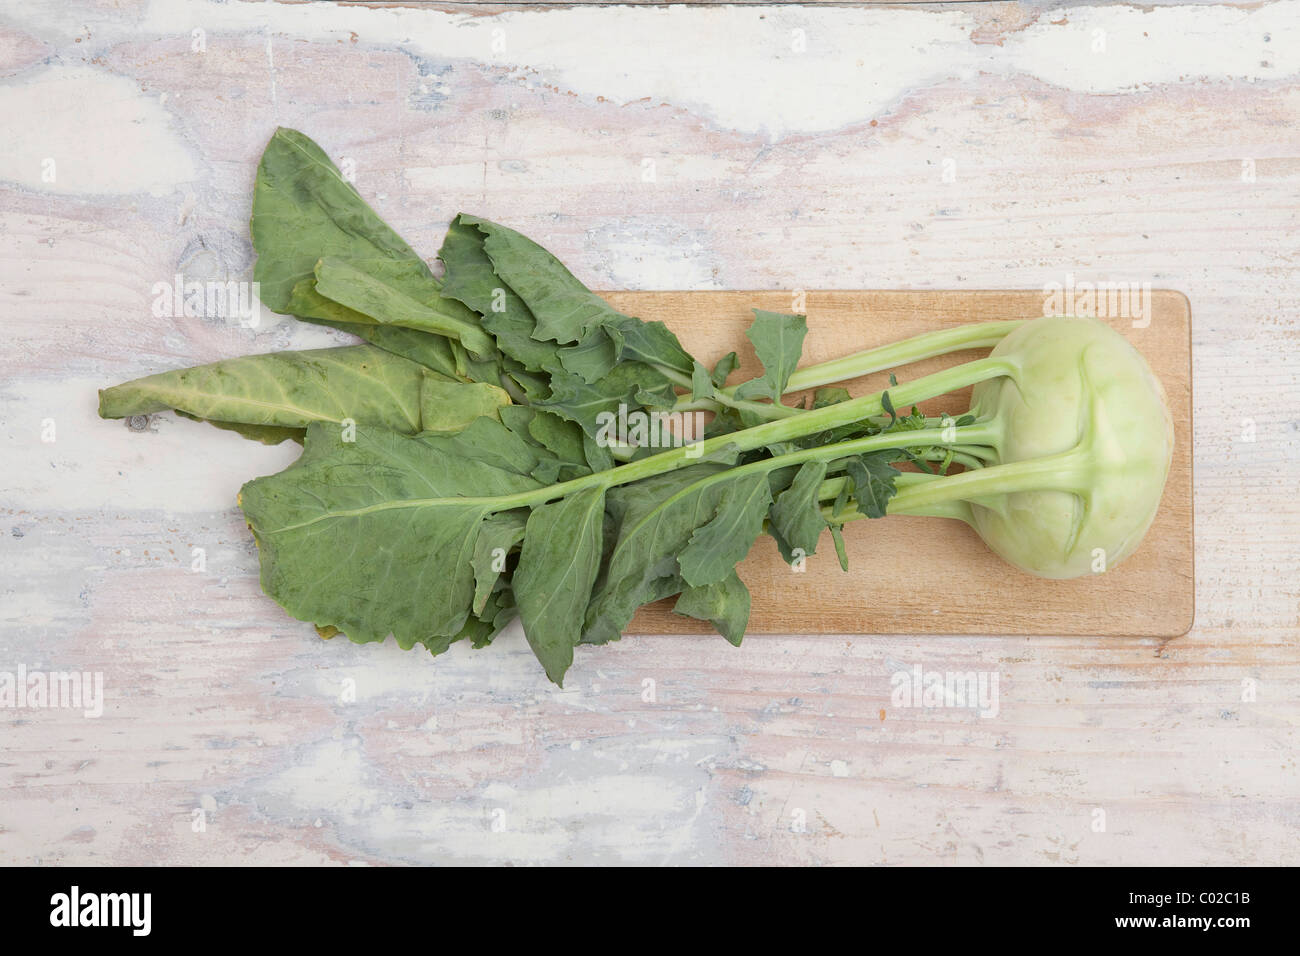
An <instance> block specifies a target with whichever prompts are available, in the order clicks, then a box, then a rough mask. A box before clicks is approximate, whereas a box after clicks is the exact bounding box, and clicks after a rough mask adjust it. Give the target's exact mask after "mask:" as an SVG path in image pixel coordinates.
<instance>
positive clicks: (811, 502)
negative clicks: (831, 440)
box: [772, 461, 826, 555]
mask: <svg viewBox="0 0 1300 956" xmlns="http://www.w3.org/2000/svg"><path fill="white" fill-rule="evenodd" d="M825 477H826V462H824V461H809V462H805V463H804V464H803V466H802V467H801V468H800V469H799V472H798V474H797V475H796V476H795V479H794V481H793V482H792V483H791V484H790V487H788V488H786V489H785V490H784V491H782V492H781V493H780V494H779V495H777V496H776V501H775V503H774V504H773V505H772V527H773V529H774V530H775V531H776V532H777V538H778V540H779V541H781V542H783V543H784V544H785V545H787V546H788V548H789V549H794V548H798V549H800V550H801V551H803V553H804V554H805V555H808V554H813V553H814V552H815V551H816V550H817V541H818V539H819V538H820V537H821V533H822V532H823V531H825V530H826V519H825V518H824V517H823V516H822V511H821V501H820V500H819V499H818V497H817V493H818V491H819V489H820V488H821V484H822V480H823V479H824V478H825Z"/></svg>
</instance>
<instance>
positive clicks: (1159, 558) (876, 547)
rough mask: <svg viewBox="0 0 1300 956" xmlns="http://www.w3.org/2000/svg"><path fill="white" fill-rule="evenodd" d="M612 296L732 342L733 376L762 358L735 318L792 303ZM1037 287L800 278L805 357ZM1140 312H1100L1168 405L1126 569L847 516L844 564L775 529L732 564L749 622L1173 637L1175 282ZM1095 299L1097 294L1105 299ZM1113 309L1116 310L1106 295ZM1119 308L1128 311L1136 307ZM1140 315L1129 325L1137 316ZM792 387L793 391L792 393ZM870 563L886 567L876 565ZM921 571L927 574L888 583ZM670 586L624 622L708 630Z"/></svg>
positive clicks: (737, 296) (1179, 315)
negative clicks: (823, 282)
mask: <svg viewBox="0 0 1300 956" xmlns="http://www.w3.org/2000/svg"><path fill="white" fill-rule="evenodd" d="M604 295H605V297H606V298H607V299H608V300H609V301H610V302H611V303H612V304H613V305H614V306H615V307H616V308H618V309H620V310H622V311H624V312H627V313H629V314H632V315H637V316H639V317H641V318H643V319H647V320H659V321H662V322H665V323H667V324H668V325H669V327H670V328H672V330H673V331H674V332H676V333H677V335H678V337H679V338H680V339H681V340H682V344H683V345H684V346H685V347H686V349H687V351H689V352H691V353H692V354H693V355H695V356H696V357H697V358H700V360H701V361H704V362H706V364H708V365H710V367H711V366H712V363H713V362H715V361H716V360H717V359H719V358H721V357H722V356H723V355H725V354H726V353H727V352H731V351H736V352H737V353H738V354H739V355H741V356H742V365H741V369H740V372H739V373H738V374H739V376H740V377H738V378H737V379H736V381H743V379H744V377H745V376H746V375H755V374H758V373H759V372H760V367H759V366H758V364H757V360H756V359H755V357H754V355H753V349H752V347H749V346H748V341H747V340H746V339H745V336H744V330H745V329H746V328H747V327H748V325H749V323H750V321H751V320H752V318H753V316H752V313H751V312H750V310H751V309H753V308H761V309H768V310H771V311H782V310H784V311H789V310H791V309H792V308H796V307H797V306H795V305H792V301H793V298H792V296H793V294H792V293H789V292H689V293H680V292H678V293H674V292H622V293H619V292H615V293H604ZM1044 298H1045V296H1044V294H1043V293H1041V292H1027V291H1004V292H999V291H995V290H988V291H983V292H886V291H876V292H866V291H863V292H854V291H825V290H822V291H809V292H807V293H805V294H804V295H803V299H804V302H802V303H800V304H799V305H801V306H803V307H805V308H806V310H807V315H808V326H809V331H808V337H807V339H806V340H805V343H804V355H805V357H806V362H805V364H808V363H812V362H820V361H825V360H827V359H831V358H835V357H837V356H841V355H848V354H850V353H852V352H854V351H857V350H859V349H864V348H870V347H872V346H875V345H883V344H886V343H888V342H892V341H897V340H898V339H902V338H907V337H908V336H912V335H918V334H920V333H921V332H926V331H930V330H932V329H938V328H949V327H952V326H955V325H961V324H964V323H968V322H982V321H996V320H999V319H1030V318H1035V317H1036V316H1040V315H1042V314H1043V311H1044ZM1149 302H1150V315H1149V317H1147V316H1142V317H1139V318H1137V319H1135V318H1133V317H1131V316H1130V315H1129V314H1126V315H1123V316H1120V315H1115V316H1114V317H1113V318H1109V319H1108V320H1107V321H1108V322H1109V324H1110V325H1111V326H1112V327H1113V328H1115V329H1116V330H1117V331H1119V332H1120V333H1121V334H1123V335H1124V336H1126V337H1127V338H1128V339H1129V341H1131V342H1132V343H1133V345H1134V347H1136V348H1137V349H1138V350H1139V351H1141V352H1142V354H1143V356H1144V357H1145V358H1146V359H1147V362H1148V364H1150V365H1151V367H1152V370H1153V371H1154V372H1155V374H1156V377H1157V378H1159V379H1160V381H1161V383H1162V384H1163V386H1164V388H1165V392H1166V396H1167V398H1168V400H1169V406H1170V410H1171V412H1172V414H1173V417H1174V425H1175V428H1174V432H1175V436H1174V458H1173V461H1172V463H1171V465H1170V471H1169V480H1168V482H1167V484H1166V485H1165V494H1164V498H1163V499H1162V501H1161V504H1160V511H1159V513H1158V514H1157V516H1156V520H1155V521H1154V523H1153V524H1152V526H1151V529H1150V530H1149V531H1148V532H1147V536H1146V538H1145V539H1144V541H1143V543H1142V546H1141V547H1140V548H1139V549H1138V551H1137V552H1135V553H1134V554H1133V555H1132V556H1131V557H1129V558H1128V559H1127V560H1126V561H1125V562H1124V564H1123V566H1122V567H1123V571H1122V572H1117V573H1113V574H1106V575H1094V576H1091V577H1087V578H1076V579H1074V580H1072V581H1048V580H1044V579H1042V578H1035V577H1033V576H1032V575H1028V574H1025V573H1024V572H1022V571H1020V570H1018V569H1017V568H1014V567H1011V566H1009V565H1007V564H1006V563H1005V562H1003V561H1001V560H1000V559H998V558H997V557H996V556H995V555H993V554H991V553H990V552H989V551H988V549H987V548H986V547H985V546H984V545H983V543H982V542H981V541H980V540H979V537H978V535H976V534H975V532H974V531H972V530H971V529H970V528H968V527H966V526H965V525H963V524H960V523H959V522H953V521H936V520H934V519H926V518H903V517H891V518H889V519H888V520H886V521H856V522H851V523H849V524H848V525H846V526H845V528H844V539H845V544H846V545H847V549H848V554H849V571H848V572H847V574H846V573H845V572H843V571H841V570H840V567H839V563H838V561H837V560H836V558H835V555H834V552H833V551H831V550H830V548H829V542H828V541H823V548H822V549H821V550H820V551H819V552H818V554H816V555H815V556H813V557H811V558H809V559H808V561H807V564H806V570H805V571H804V572H802V573H794V572H792V571H791V569H790V567H789V566H788V565H786V563H785V562H784V561H783V560H782V559H781V557H780V555H779V554H778V553H777V551H776V549H775V547H774V546H773V545H772V542H771V541H770V540H767V539H760V540H759V541H758V542H757V543H756V544H755V545H754V548H753V549H752V550H751V551H750V554H749V557H748V558H747V559H746V560H745V562H744V563H743V564H742V565H741V567H740V575H741V577H742V579H744V581H745V582H746V584H747V585H748V586H749V589H750V592H751V594H752V595H753V608H752V611H751V615H750V625H749V629H748V632H749V633H751V634H789V633H792V632H803V633H815V634H1082V635H1102V634H1109V635H1131V636H1136V637H1159V638H1173V637H1179V636H1181V635H1183V634H1185V633H1187V631H1188V630H1189V629H1190V628H1191V626H1192V617H1193V614H1194V613H1195V603H1196V599H1195V576H1194V573H1193V566H1192V564H1193V558H1192V553H1193V547H1192V538H1193V533H1192V362H1191V358H1192V357H1191V314H1190V310H1189V307H1188V302H1187V299H1186V297H1185V296H1183V295H1182V294H1181V293H1178V292H1174V291H1169V290H1154V291H1152V292H1151V293H1150V296H1149ZM1103 311H1105V308H1103ZM1116 311H1119V310H1116ZM1131 314H1132V315H1137V313H1136V310H1133V311H1132V313H1131ZM1147 318H1149V320H1150V324H1149V325H1147V327H1145V328H1135V327H1134V325H1135V321H1136V322H1137V323H1138V324H1144V323H1145V322H1146V321H1147ZM972 357H976V353H972V352H967V353H958V354H955V355H953V356H944V357H941V358H936V359H931V360H928V361H925V362H917V363H915V364H914V365H911V366H909V367H908V368H907V369H906V370H897V371H898V378H899V381H900V382H906V381H908V380H909V379H914V378H917V377H920V376H921V375H928V374H929V373H931V372H935V371H938V370H939V369H941V368H945V367H948V366H951V365H953V364H955V363H956V361H964V360H966V359H969V358H972ZM888 384H889V382H888V372H880V373H878V374H876V375H873V376H868V377H866V378H861V379H857V380H855V381H852V382H850V383H847V385H848V388H849V391H850V392H852V393H853V394H854V395H862V394H867V393H869V392H872V391H879V390H880V389H882V388H885V387H887V386H888ZM800 397H802V396H797V395H796V396H793V397H792V399H791V401H798V399H799V398H800ZM969 402H970V389H964V390H962V391H960V392H955V393H953V394H952V395H950V396H944V397H943V398H941V399H939V400H936V401H933V402H927V403H924V410H925V411H926V412H927V414H932V415H942V414H948V413H951V414H954V415H960V414H961V413H962V412H964V411H965V410H966V409H967V408H969ZM882 569H883V570H882ZM902 581H924V582H929V584H928V586H922V587H915V588H909V587H899V586H897V584H896V582H902ZM672 603H673V599H669V600H667V601H661V602H659V603H657V604H655V605H652V606H650V607H647V608H644V609H643V610H642V611H641V612H639V613H638V614H637V616H636V618H635V619H634V620H633V621H632V624H631V626H630V628H629V630H630V631H632V632H633V633H640V634H677V633H685V634H698V633H708V631H709V628H708V625H707V624H703V623H701V622H697V621H695V620H693V619H690V618H684V617H682V616H680V615H677V614H674V613H672Z"/></svg>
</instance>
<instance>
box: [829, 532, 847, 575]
mask: <svg viewBox="0 0 1300 956" xmlns="http://www.w3.org/2000/svg"><path fill="white" fill-rule="evenodd" d="M843 529H844V525H842V524H833V525H831V540H833V541H834V542H835V556H836V557H837V558H839V559H840V570H841V571H847V570H848V569H849V553H848V550H847V549H846V548H845V547H844V531H843Z"/></svg>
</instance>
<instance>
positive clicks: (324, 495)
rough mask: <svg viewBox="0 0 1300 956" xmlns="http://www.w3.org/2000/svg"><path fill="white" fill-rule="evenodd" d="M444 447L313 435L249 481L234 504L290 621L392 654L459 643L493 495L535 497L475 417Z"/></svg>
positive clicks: (373, 435)
mask: <svg viewBox="0 0 1300 956" xmlns="http://www.w3.org/2000/svg"><path fill="white" fill-rule="evenodd" d="M477 426H478V427H476V428H475V429H474V432H473V434H472V435H471V434H470V433H469V432H468V431H467V432H463V433H461V434H460V435H457V436H454V437H452V438H446V437H441V436H434V435H420V436H415V437H408V436H405V435H401V434H399V433H397V432H394V431H390V430H387V429H383V428H377V427H371V428H364V429H358V430H357V434H356V440H355V441H351V442H348V441H344V440H343V439H342V437H341V436H340V433H339V429H336V428H329V427H324V426H321V425H312V426H311V427H309V428H308V430H307V441H306V449H305V451H304V452H303V455H302V457H301V458H300V459H299V460H298V461H297V462H295V463H294V464H293V465H291V466H289V468H287V469H285V470H284V471H282V472H280V473H279V474H276V475H271V476H269V477H266V478H258V479H255V480H254V481H251V482H249V483H248V484H246V485H245V486H244V488H243V490H242V491H241V493H240V505H241V507H242V508H243V509H244V514H245V515H246V517H247V519H248V525H249V527H250V528H251V529H252V531H253V535H254V537H255V538H256V539H257V543H258V546H259V549H260V552H261V562H262V587H263V589H264V590H265V591H266V592H267V594H269V595H271V596H272V597H273V598H275V599H276V601H278V602H279V603H280V605H281V606H282V607H284V608H285V610H287V611H288V612H289V613H290V614H291V615H293V616H294V617H296V618H299V619H300V620H304V621H311V622H313V623H315V624H317V625H320V626H332V627H336V628H338V629H339V630H340V631H342V632H343V633H345V634H347V636H348V637H349V638H351V639H352V640H354V641H357V642H368V641H381V640H383V639H384V638H385V637H387V636H388V635H389V634H390V633H391V634H392V635H394V637H396V639H397V642H398V643H399V644H400V645H401V646H402V647H410V646H412V645H413V644H414V643H415V642H417V641H428V640H429V639H431V638H438V637H455V636H456V635H458V634H460V632H461V631H462V629H463V628H464V627H465V625H466V622H467V621H468V619H469V618H470V616H471V613H472V610H473V606H474V587H475V580H474V564H473V558H474V552H475V545H476V543H477V538H478V534H479V528H480V526H481V524H482V522H483V520H484V519H485V518H486V517H488V516H489V515H490V514H492V513H493V512H494V511H495V510H502V509H501V500H500V497H499V496H508V495H511V494H518V493H521V492H527V491H531V490H534V489H536V488H538V487H540V485H539V484H538V482H536V481H534V480H533V479H532V478H529V477H527V476H525V475H520V474H518V473H516V472H515V471H511V470H506V469H503V468H500V467H498V466H497V465H496V464H495V463H494V458H495V455H494V454H493V453H492V452H493V449H491V447H490V445H491V443H493V442H494V441H495V440H497V439H499V438H500V437H501V436H502V434H503V433H504V434H505V435H509V432H508V431H507V430H506V429H505V428H504V427H503V426H502V425H500V424H499V423H496V422H492V421H491V420H490V419H479V421H478V423H477Z"/></svg>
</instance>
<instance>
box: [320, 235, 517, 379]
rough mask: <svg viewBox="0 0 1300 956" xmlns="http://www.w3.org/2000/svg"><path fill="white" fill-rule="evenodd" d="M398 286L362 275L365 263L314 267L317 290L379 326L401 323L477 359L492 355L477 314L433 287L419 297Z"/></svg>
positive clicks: (327, 261) (326, 261) (324, 262)
mask: <svg viewBox="0 0 1300 956" xmlns="http://www.w3.org/2000/svg"><path fill="white" fill-rule="evenodd" d="M410 291H413V290H407V289H403V288H402V287H401V285H399V284H397V283H395V282H391V281H386V279H385V277H384V276H383V275H382V273H371V272H368V271H366V269H365V268H364V264H357V263H353V262H349V261H348V260H346V259H340V258H335V257H325V258H322V259H321V260H320V261H319V262H318V263H317V264H316V292H317V293H318V294H319V295H322V296H324V297H325V298H327V299H330V300H332V301H334V302H337V303H339V304H340V305H343V306H346V307H347V308H349V309H351V310H352V311H353V312H355V313H358V314H359V315H363V316H367V317H369V318H372V319H373V320H374V321H375V322H377V323H379V324H382V325H400V326H403V327H405V328H408V329H419V330H420V331H421V332H432V333H435V334H437V335H445V336H447V337H448V338H454V339H456V340H457V341H459V342H460V343H461V344H462V345H463V346H465V348H467V349H469V351H470V352H472V353H474V354H475V355H477V356H479V357H480V358H484V357H488V356H490V355H491V354H492V353H494V352H495V351H496V346H495V343H494V342H493V339H492V337H491V336H490V335H488V334H487V333H486V332H484V331H483V329H482V328H481V327H480V326H479V323H478V316H477V315H475V314H474V313H473V312H471V311H469V310H468V309H466V308H465V307H464V306H463V305H461V303H460V302H457V301H455V300H454V299H444V298H442V296H440V295H437V294H436V287H435V288H431V289H426V290H424V291H425V294H424V295H422V296H419V297H416V296H413V295H411V294H410Z"/></svg>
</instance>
